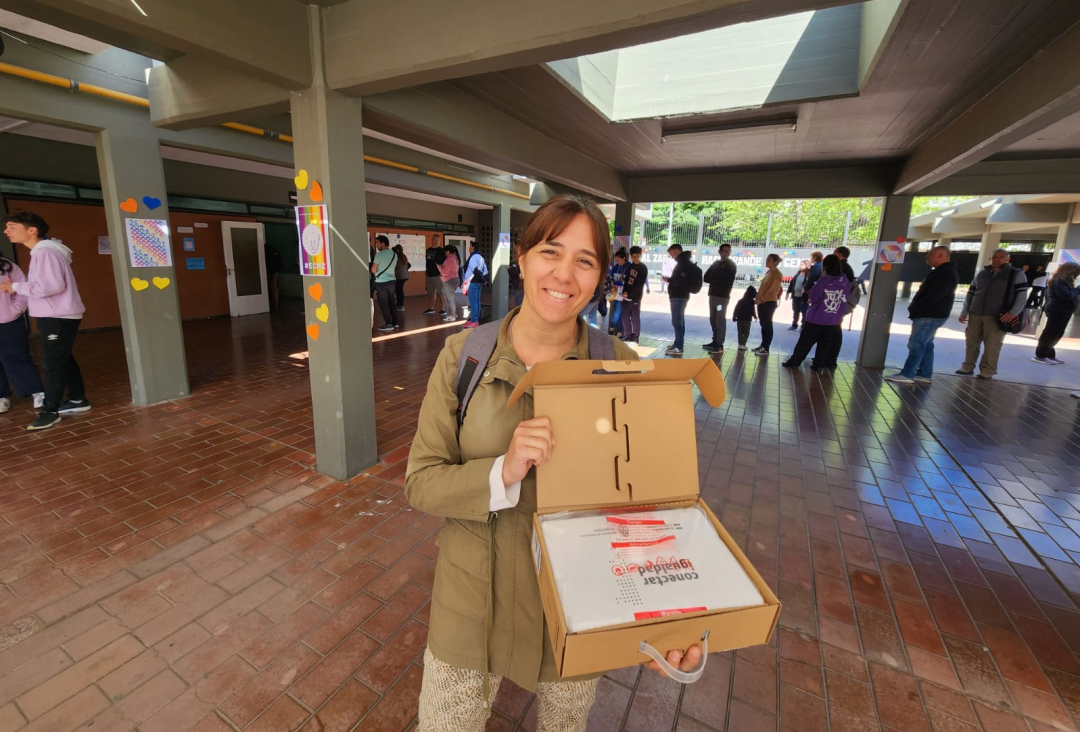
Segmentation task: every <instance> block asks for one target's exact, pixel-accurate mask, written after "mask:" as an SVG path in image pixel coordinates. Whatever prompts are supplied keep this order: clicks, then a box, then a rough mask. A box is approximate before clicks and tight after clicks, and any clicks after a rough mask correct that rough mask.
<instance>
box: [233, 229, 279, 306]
mask: <svg viewBox="0 0 1080 732" xmlns="http://www.w3.org/2000/svg"><path fill="white" fill-rule="evenodd" d="M221 238H222V240H223V241H224V243H225V273H226V275H227V278H228V282H229V312H230V313H231V314H232V316H233V317H234V318H235V317H237V316H239V315H254V314H255V313H265V312H268V311H269V310H270V298H269V297H268V296H267V291H266V254H265V252H264V251H263V244H264V243H265V241H266V238H265V236H264V234H263V225H262V224H253V223H250V222H247V221H222V222H221Z"/></svg>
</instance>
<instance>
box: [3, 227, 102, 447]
mask: <svg viewBox="0 0 1080 732" xmlns="http://www.w3.org/2000/svg"><path fill="white" fill-rule="evenodd" d="M4 234H5V235H6V236H7V238H8V239H10V240H11V241H12V242H13V243H15V244H22V245H23V246H25V247H26V248H27V249H29V250H30V268H29V270H28V272H27V275H26V277H27V279H26V282H0V293H3V294H6V295H11V294H15V295H18V296H20V297H25V298H26V301H27V304H28V306H29V310H30V316H31V317H32V318H36V319H37V325H38V331H39V332H40V333H41V340H42V344H43V346H44V352H43V359H42V360H43V361H44V367H45V400H44V404H43V405H42V409H41V413H40V414H39V415H38V418H37V419H36V420H34V422H32V423H31V424H30V425H29V426H27V428H26V429H28V430H44V429H48V428H49V427H52V426H54V425H56V424H57V423H58V422H60V415H61V414H77V413H79V412H88V411H90V402H89V401H87V399H86V389H85V387H84V386H83V378H82V372H81V371H80V370H79V364H78V363H77V362H76V361H75V356H74V355H73V354H72V352H71V348H72V346H73V345H74V343H75V336H76V335H77V334H78V332H79V323H80V322H82V316H83V313H84V312H86V308H85V307H84V306H83V302H82V298H80V297H79V288H78V286H76V284H75V275H74V274H73V273H72V271H71V250H70V249H68V248H67V247H66V246H64V245H63V244H61V243H60V242H59V241H57V240H55V239H49V238H47V237H48V235H49V225H48V224H47V223H46V222H45V220H44V219H43V218H41V217H40V216H38V215H37V214H35V213H31V212H29V211H23V212H20V213H16V214H12V215H10V216H8V217H6V218H5V219H4ZM65 391H66V392H67V401H64V392H65Z"/></svg>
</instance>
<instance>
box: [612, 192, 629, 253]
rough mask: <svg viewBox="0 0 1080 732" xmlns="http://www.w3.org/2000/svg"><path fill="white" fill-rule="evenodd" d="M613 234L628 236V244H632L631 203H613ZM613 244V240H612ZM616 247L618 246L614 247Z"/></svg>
mask: <svg viewBox="0 0 1080 732" xmlns="http://www.w3.org/2000/svg"><path fill="white" fill-rule="evenodd" d="M615 236H629V237H631V238H630V244H629V246H633V245H634V239H633V236H634V204H633V203H622V202H620V203H616V204H615ZM612 244H614V242H612ZM615 248H616V249H618V247H615Z"/></svg>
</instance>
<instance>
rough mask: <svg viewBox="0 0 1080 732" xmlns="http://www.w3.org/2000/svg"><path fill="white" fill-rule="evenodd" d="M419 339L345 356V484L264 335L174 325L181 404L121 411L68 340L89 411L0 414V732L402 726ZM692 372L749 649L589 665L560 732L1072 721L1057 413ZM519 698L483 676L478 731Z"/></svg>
mask: <svg viewBox="0 0 1080 732" xmlns="http://www.w3.org/2000/svg"><path fill="white" fill-rule="evenodd" d="M410 305H411V304H410ZM417 309H418V308H415V307H410V311H409V313H408V315H409V318H410V319H409V321H408V322H409V323H410V325H412V324H417V323H419V322H420V321H421V319H422V316H418V315H415V314H414V313H413V311H414V310H417ZM657 318H661V316H659V315H657V316H649V317H648V318H647V319H646V323H647V326H646V332H649V331H650V329H652V328H654V327H655V329H656V332H657V333H660V332H661V331H660V328H661V325H660V324H661V323H662V320H655V319H657ZM425 324H429V323H425ZM446 333H447V331H445V330H436V331H432V332H425V333H418V334H413V335H406V336H404V337H399V338H394V339H391V340H385V341H380V342H379V343H377V344H376V346H375V354H376V361H377V365H378V367H379V368H378V374H377V376H376V394H377V397H378V403H379V412H378V415H377V423H378V427H379V430H380V435H379V438H380V439H379V444H380V453H381V454H382V461H381V462H380V463H379V464H378V465H377V466H375V467H374V468H372V469H371V470H369V471H368V472H367V473H366V474H364V475H362V476H359V477H357V478H356V479H353V480H350V481H346V482H338V481H334V480H331V479H329V478H327V477H325V476H322V475H319V474H317V473H316V472H315V471H314V470H313V469H312V464H313V456H312V454H311V449H312V431H311V428H310V424H309V421H310V418H311V411H310V400H309V396H308V386H307V371H306V368H305V362H304V356H303V354H302V350H303V348H304V339H303V330H302V325H301V323H300V321H299V318H298V317H297V316H296V315H290V314H285V315H278V316H274V317H266V316H253V317H250V318H245V319H240V320H227V319H225V320H214V321H204V322H198V323H190V324H187V325H185V337H186V340H187V346H188V354H189V361H190V365H189V368H190V371H191V382H192V386H193V388H194V389H195V395H194V396H193V397H191V398H188V399H184V400H178V401H176V402H172V403H167V404H162V405H158V406H155V407H152V408H149V409H136V408H134V407H132V406H130V405H129V404H128V403H127V402H128V400H129V395H128V391H127V377H126V372H125V367H124V361H123V344H122V339H121V338H120V334H119V333H116V332H101V333H86V334H83V335H82V336H80V340H79V342H78V345H77V353H78V355H79V356H80V359H81V361H82V363H83V365H84V371H85V372H86V375H87V380H88V383H89V384H90V385H91V393H90V396H91V398H92V399H93V401H94V405H95V409H94V411H93V412H91V413H89V414H87V415H83V416H81V417H77V418H72V419H70V420H65V422H64V423H63V424H62V425H61V426H60V427H59V428H57V429H55V430H52V431H49V432H45V433H42V434H36V435H31V434H27V433H25V432H23V431H22V430H21V426H22V425H23V423H24V422H25V421H26V420H27V418H28V417H29V415H30V413H29V411H28V406H27V404H26V403H25V401H24V402H19V403H17V404H16V409H15V410H14V411H13V412H12V413H11V414H9V415H5V416H2V417H0V450H2V454H3V458H2V459H0V732H7V731H8V730H17V729H22V730H33V731H35V732H37V731H39V730H72V729H86V730H94V731H95V732H97V731H99V730H105V731H107V732H114V731H120V732H123V731H124V730H132V729H139V730H143V731H145V732H151V731H157V730H161V731H163V732H179V731H180V730H186V729H197V730H230V729H250V730H293V729H304V730H320V731H321V730H352V729H361V730H405V729H408V728H409V727H410V725H411V724H412V720H413V718H414V716H415V710H416V697H417V691H418V689H419V683H420V677H421V667H420V656H421V651H422V649H423V646H424V640H425V635H426V629H427V625H426V622H427V617H428V615H427V613H428V601H429V599H430V588H431V584H432V577H433V566H434V565H433V560H434V559H435V556H436V548H435V546H434V535H435V532H436V531H437V529H438V525H439V522H438V521H437V520H436V519H433V518H431V517H427V516H424V515H422V514H419V513H417V512H415V511H412V510H410V509H409V507H408V506H407V505H406V503H405V502H404V500H403V496H402V480H403V473H404V468H405V462H404V461H405V459H406V456H407V452H408V443H409V439H410V434H411V432H412V429H413V423H414V421H415V418H416V413H417V410H418V408H419V402H420V399H421V398H422V395H423V387H424V384H425V382H426V378H427V373H428V370H429V369H430V367H431V365H432V363H433V362H434V358H435V355H436V353H437V349H438V347H439V345H440V344H441V342H442V339H443V337H444V336H445V334H446ZM664 333H665V335H666V331H665V332H664ZM702 336H703V334H701V333H698V332H697V331H692V333H691V341H692V342H693V343H694V345H700V343H701V342H702V341H703V340H704V338H703V337H702ZM644 340H645V341H646V343H645V345H646V347H649V346H650V345H651V346H656V345H658V344H659V343H658V342H657V341H655V340H653V339H651V338H645V339H644ZM721 365H722V368H723V370H724V372H725V375H726V378H727V382H728V387H729V398H728V400H727V402H726V403H725V404H724V405H723V406H722V407H721V408H719V409H715V410H714V409H710V408H708V406H707V405H705V404H703V403H702V404H701V405H700V406H699V409H698V412H697V417H698V421H699V442H698V452H699V455H700V469H701V478H702V493H703V495H704V497H705V498H706V500H707V501H708V502H709V503H710V505H711V506H712V507H713V508H714V510H715V511H716V512H717V514H718V515H720V516H721V517H722V519H723V521H724V523H725V525H726V526H727V527H728V529H729V530H730V531H731V532H732V534H733V535H734V536H736V537H737V538H738V540H739V541H740V542H741V543H742V544H743V546H744V547H745V548H746V550H747V552H748V554H749V555H750V557H751V558H752V560H753V561H754V563H755V564H756V566H757V567H758V568H759V569H760V570H761V572H762V574H763V575H764V576H765V577H766V578H767V580H768V581H769V582H770V583H771V584H772V585H773V586H774V587H775V588H776V590H777V593H778V594H779V596H780V598H781V600H782V601H783V602H784V611H783V613H782V616H781V621H780V631H779V633H778V635H777V636H776V637H775V638H774V639H773V642H772V644H771V645H768V646H761V647H757V648H751V649H746V650H741V651H737V652H729V653H719V654H714V655H713V657H712V658H711V659H710V662H709V666H708V670H707V673H706V676H705V678H703V679H702V680H701V681H700V682H698V683H697V684H695V685H693V686H689V687H686V688H682V687H679V686H678V685H676V684H674V683H673V682H669V681H664V680H661V679H659V678H658V677H656V676H655V675H653V674H651V673H639V672H638V670H636V669H630V670H622V671H618V672H614V673H612V674H610V675H609V676H608V677H606V678H605V679H604V680H603V681H602V682H601V687H600V694H599V699H598V703H597V705H596V707H595V709H594V713H593V717H592V719H591V720H590V729H595V730H609V729H610V730H615V729H626V730H635V731H636V730H672V729H677V730H683V731H693V732H700V731H702V730H724V729H728V730H737V731H738V732H743V731H745V730H759V729H769V730H776V729H784V730H807V731H816V730H825V729H831V730H837V731H840V730H860V731H861V730H868V729H888V730H901V731H904V732H907V731H908V730H931V729H932V730H934V731H935V732H953V731H959V730H973V729H978V728H982V729H987V730H1029V731H1030V732H1042V731H1043V730H1050V729H1074V728H1076V725H1077V724H1078V723H1080V657H1078V654H1080V609H1078V606H1077V603H1078V602H1080V567H1078V561H1080V535H1078V534H1077V533H1076V532H1078V531H1080V477H1078V476H1077V468H1078V467H1080V450H1078V444H1077V443H1078V441H1080V427H1078V425H1080V421H1078V407H1080V400H1074V399H1071V398H1069V397H1068V396H1067V392H1065V391H1063V390H1060V389H1047V388H1038V387H1030V386H1025V385H1022V384H1009V383H1004V382H994V383H981V382H977V381H973V380H968V379H960V378H952V377H941V378H938V379H937V380H936V382H935V384H934V385H933V386H932V387H918V388H913V389H894V388H893V387H892V386H891V385H888V384H883V383H882V381H881V379H880V374H877V373H873V372H866V371H862V370H857V369H855V368H854V367H853V366H852V365H851V364H843V365H842V366H841V368H840V369H839V370H838V372H837V373H836V374H834V375H832V376H828V375H817V374H814V373H813V372H809V371H805V372H799V373H795V374H792V373H789V372H787V371H785V370H783V369H781V368H780V359H779V358H775V357H773V358H769V359H764V360H763V359H758V358H756V357H754V356H752V355H749V354H738V353H736V352H729V353H726V354H725V355H724V356H723V358H722V363H721ZM398 387H400V388H398ZM531 702H532V700H531V697H530V696H529V695H528V694H526V693H524V692H522V691H521V690H519V689H514V688H512V687H510V686H509V685H504V689H503V690H502V691H501V692H500V696H499V698H498V700H497V702H496V714H495V716H494V717H493V718H492V721H491V724H490V727H491V729H495V730H513V729H522V730H532V729H534V728H535V709H534V707H533V705H532V703H531Z"/></svg>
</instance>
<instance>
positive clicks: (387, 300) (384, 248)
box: [371, 234, 401, 333]
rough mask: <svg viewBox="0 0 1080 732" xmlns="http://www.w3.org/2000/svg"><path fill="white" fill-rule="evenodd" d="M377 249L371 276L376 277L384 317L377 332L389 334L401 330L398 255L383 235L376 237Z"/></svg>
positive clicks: (376, 292) (380, 306)
mask: <svg viewBox="0 0 1080 732" xmlns="http://www.w3.org/2000/svg"><path fill="white" fill-rule="evenodd" d="M375 248H376V249H377V250H378V251H376V252H375V258H374V259H373V260H372V262H371V274H372V275H374V276H375V297H376V298H377V299H378V301H379V312H381V313H382V316H383V324H382V325H380V326H379V327H378V328H377V330H380V331H382V332H384V333H389V332H391V331H393V330H395V329H400V328H401V323H400V322H399V321H398V314H397V307H396V305H395V302H394V289H395V287H396V284H395V282H394V280H395V277H396V274H395V269H396V267H397V254H396V253H395V252H394V250H393V249H391V248H390V239H389V238H388V237H386V236H383V235H382V234H379V235H378V236H377V237H375Z"/></svg>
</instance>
